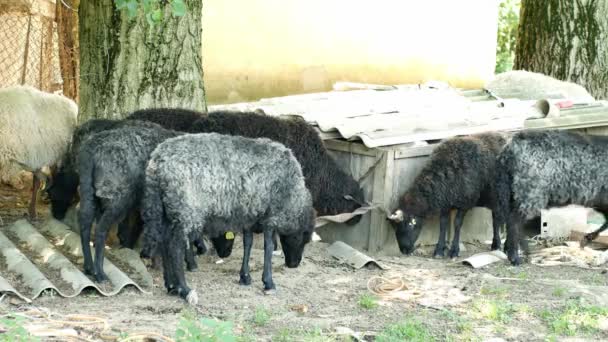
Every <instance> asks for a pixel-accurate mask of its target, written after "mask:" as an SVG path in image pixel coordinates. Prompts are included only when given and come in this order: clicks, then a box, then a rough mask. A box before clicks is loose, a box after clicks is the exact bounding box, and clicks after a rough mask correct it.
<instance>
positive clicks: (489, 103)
mask: <svg viewBox="0 0 608 342" xmlns="http://www.w3.org/2000/svg"><path fill="white" fill-rule="evenodd" d="M339 88H341V89H343V88H344V87H343V86H341V87H339ZM361 88H366V89H356V90H349V91H331V92H324V93H313V94H303V95H293V96H284V97H276V98H268V99H261V100H259V101H256V102H248V103H237V104H229V105H217V106H210V107H209V109H210V110H219V109H223V110H226V109H229V110H257V109H261V110H263V111H264V112H265V113H266V114H267V115H273V116H285V115H297V116H301V117H303V118H304V119H305V120H306V121H307V122H309V123H310V124H311V125H314V126H316V127H317V128H318V130H319V133H320V135H321V138H322V139H335V138H344V139H348V140H362V141H363V143H364V144H365V145H366V146H367V147H370V148H373V147H380V146H390V145H398V144H407V143H412V142H416V141H421V140H436V139H443V138H447V137H451V136H454V135H464V134H474V133H479V132H484V131H495V130H500V131H514V130H520V129H524V128H541V127H560V125H565V126H572V125H578V127H587V126H585V125H586V124H587V123H588V124H590V125H595V126H597V125H604V124H608V105H607V103H606V102H602V101H598V102H594V103H591V104H580V105H579V104H577V105H575V106H574V107H572V108H569V109H562V110H561V111H560V117H554V118H544V114H543V113H541V111H540V110H539V109H537V107H535V104H536V103H537V100H526V101H522V100H518V99H517V98H511V99H504V98H497V97H495V96H493V94H491V93H490V92H488V91H486V90H484V89H476V90H459V89H454V88H449V87H447V86H444V87H442V86H436V85H429V86H419V85H400V86H393V87H390V86H389V87H387V86H382V87H378V89H374V88H373V87H371V88H372V89H370V87H364V86H361ZM515 94H516V93H515ZM503 96H504V95H503ZM515 96H516V95H515ZM539 100H541V99H539ZM587 121H589V122H587Z"/></svg>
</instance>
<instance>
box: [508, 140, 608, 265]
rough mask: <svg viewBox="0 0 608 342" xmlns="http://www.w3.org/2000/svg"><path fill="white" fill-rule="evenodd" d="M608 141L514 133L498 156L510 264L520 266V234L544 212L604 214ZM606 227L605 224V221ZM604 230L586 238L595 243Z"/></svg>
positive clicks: (607, 193) (607, 192)
mask: <svg viewBox="0 0 608 342" xmlns="http://www.w3.org/2000/svg"><path fill="white" fill-rule="evenodd" d="M605 161H608V137H603V136H593V135H587V134H582V133H577V132H569V131H553V130H537V131H525V132H519V133H516V134H515V135H514V136H513V138H512V140H511V141H510V142H509V143H508V144H507V145H506V146H505V148H504V150H503V151H502V153H501V154H500V156H499V157H498V162H497V170H498V173H497V177H496V182H497V185H496V189H497V192H498V208H500V210H501V211H502V213H501V215H502V216H505V217H507V218H508V222H507V240H506V241H505V250H506V251H507V255H508V257H509V261H511V263H512V264H513V265H519V264H520V263H521V260H520V257H519V251H518V243H519V244H521V243H522V240H520V238H519V230H520V227H521V225H522V223H523V222H524V221H525V220H528V219H531V218H533V217H536V216H539V215H540V211H541V210H542V209H547V208H551V207H560V206H565V205H570V204H576V205H581V206H586V207H593V208H595V209H596V210H598V211H599V212H601V213H602V214H604V216H605V217H606V218H608V216H606V215H607V214H608V188H607V187H606V179H607V177H608V169H606V165H605ZM607 222H608V221H607ZM607 227H608V223H604V224H603V225H602V226H601V227H600V228H599V229H598V230H596V231H595V232H593V233H590V234H587V235H586V236H585V238H584V239H583V241H582V244H583V245H584V243H585V242H586V241H590V240H593V239H594V238H595V237H597V235H598V234H599V233H600V232H602V231H603V230H605V229H606V228H607Z"/></svg>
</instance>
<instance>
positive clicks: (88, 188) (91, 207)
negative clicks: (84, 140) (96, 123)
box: [78, 149, 95, 225]
mask: <svg viewBox="0 0 608 342" xmlns="http://www.w3.org/2000/svg"><path fill="white" fill-rule="evenodd" d="M92 155H93V154H92V153H91V152H90V151H88V150H85V149H82V150H81V151H80V152H79V153H78V174H79V186H80V190H79V192H80V209H79V216H80V218H79V219H80V222H81V225H82V224H84V223H86V222H92V220H93V217H94V216H95V185H94V182H95V161H94V158H92V157H91V156H92Z"/></svg>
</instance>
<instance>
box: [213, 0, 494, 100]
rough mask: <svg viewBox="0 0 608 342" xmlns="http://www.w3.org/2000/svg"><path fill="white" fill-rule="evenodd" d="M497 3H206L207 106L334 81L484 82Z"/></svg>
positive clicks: (323, 87) (334, 0)
mask: <svg viewBox="0 0 608 342" xmlns="http://www.w3.org/2000/svg"><path fill="white" fill-rule="evenodd" d="M497 15H498V6H497V1H492V0H489V1H488V0H467V1H445V0H427V1H414V0H375V1H357V0H306V1H303V0H300V1H297V0H289V1H285V0H206V1H205V3H204V8H203V68H204V72H205V88H206V91H207V97H208V101H209V103H211V104H213V103H227V102H239V101H249V100H256V99H259V98H261V97H270V96H280V95H287V94H294V93H303V92H314V91H323V90H329V89H330V88H331V86H332V84H333V83H334V82H336V81H353V82H369V83H380V84H396V83H412V82H424V81H426V80H430V79H441V80H445V81H449V82H450V83H451V84H453V85H454V86H460V87H480V86H481V85H482V84H483V83H484V82H485V81H486V80H487V79H488V78H489V77H491V76H492V75H493V71H494V64H495V50H496V30H497Z"/></svg>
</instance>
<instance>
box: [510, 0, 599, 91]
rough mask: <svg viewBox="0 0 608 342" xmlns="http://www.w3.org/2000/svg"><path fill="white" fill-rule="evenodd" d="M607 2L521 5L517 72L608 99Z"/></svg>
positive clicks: (554, 0) (529, 1) (528, 1)
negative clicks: (545, 77) (543, 76)
mask: <svg viewBox="0 0 608 342" xmlns="http://www.w3.org/2000/svg"><path fill="white" fill-rule="evenodd" d="M607 14H608V0H548V1H537V0H522V2H521V12H520V22H519V29H518V30H519V33H518V39H517V45H516V50H515V69H523V70H528V71H535V72H540V73H543V74H546V75H549V76H552V77H555V78H557V79H560V80H563V81H570V82H574V83H578V84H580V85H582V86H583V87H585V88H586V89H587V90H588V91H589V92H590V93H591V95H593V96H594V97H595V98H597V99H606V98H608V72H606V70H607V67H608V44H606V41H607V40H608V15H607Z"/></svg>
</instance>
